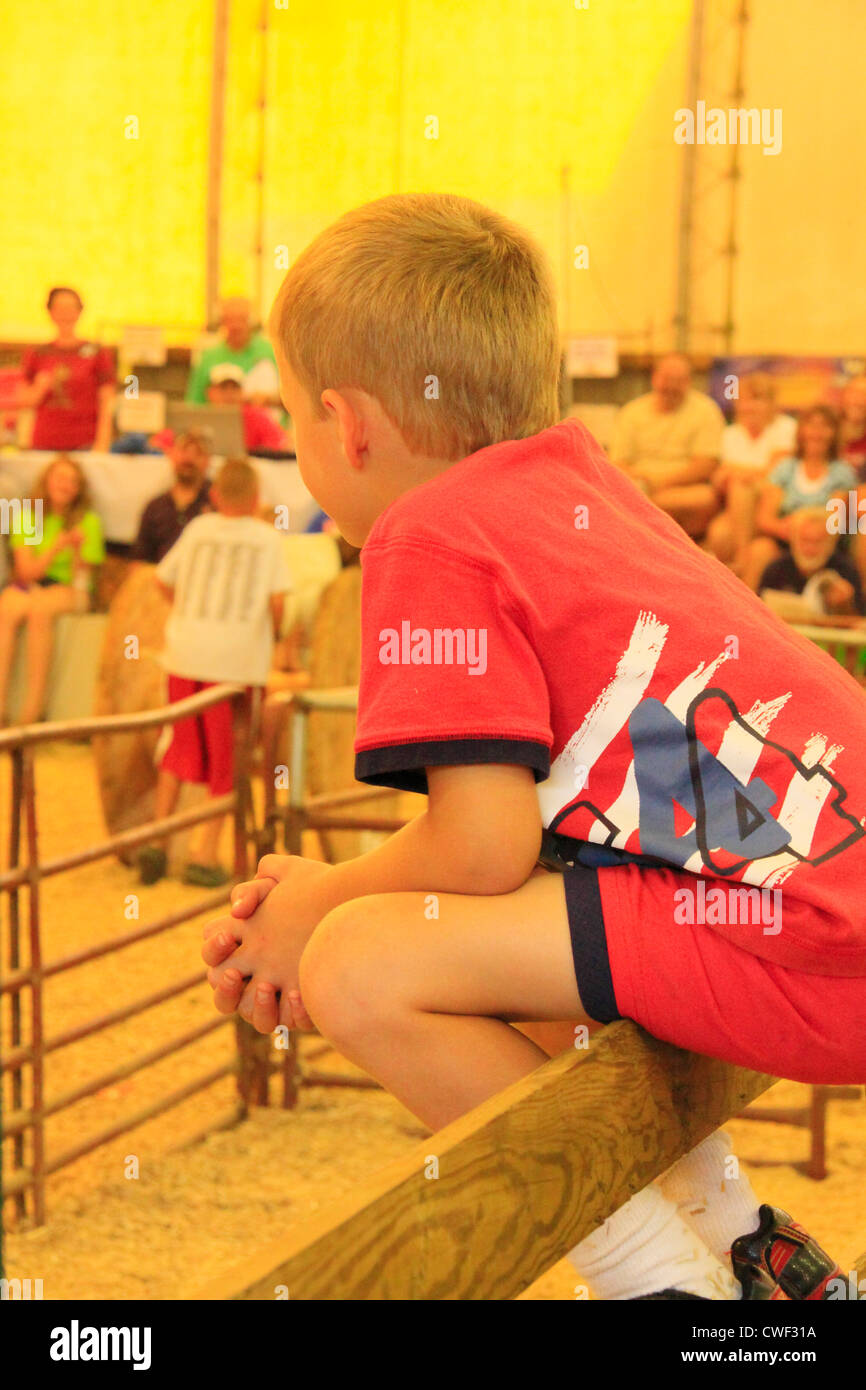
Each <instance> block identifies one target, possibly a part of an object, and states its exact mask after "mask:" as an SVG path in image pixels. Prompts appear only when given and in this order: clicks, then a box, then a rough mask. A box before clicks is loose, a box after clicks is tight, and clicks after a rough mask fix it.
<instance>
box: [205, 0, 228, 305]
mask: <svg viewBox="0 0 866 1390" xmlns="http://www.w3.org/2000/svg"><path fill="white" fill-rule="evenodd" d="M230 3H231V0H215V3H214V26H213V65H212V69H211V88H210V132H209V139H208V156H207V204H206V214H205V319H206V322H207V325H208V327H211V326H212V325H214V324H215V323H216V322H217V319H218V317H219V297H220V266H219V258H220V194H221V189H222V164H223V134H224V124H225V95H226V59H227V52H228V30H229V5H230Z"/></svg>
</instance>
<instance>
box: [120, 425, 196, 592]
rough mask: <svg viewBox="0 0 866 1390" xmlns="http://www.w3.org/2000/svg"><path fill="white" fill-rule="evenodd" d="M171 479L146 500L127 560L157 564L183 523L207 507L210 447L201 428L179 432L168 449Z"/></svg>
mask: <svg viewBox="0 0 866 1390" xmlns="http://www.w3.org/2000/svg"><path fill="white" fill-rule="evenodd" d="M169 458H170V460H171V466H172V468H173V469H174V483H173V485H172V486H171V487H170V488H169V490H168V492H162V493H160V494H159V496H158V497H154V498H153V500H152V501H150V502H148V504H147V506H146V507H145V509H144V511H143V512H142V514H141V521H140V522H139V524H138V535H137V536H136V538H135V541H134V543H133V546H132V551H131V553H130V559H131V560H137V561H139V562H143V563H144V564H148V565H158V564H159V562H160V560H161V559H162V557H163V556H164V555H167V554H168V552H169V550H171V547H172V546H173V545H174V543H175V541H176V540H177V539H178V537H179V536H180V534H181V532H182V531H183V529H184V527H185V526H187V525H188V524H189V522H190V521H192V520H193V518H194V517H197V516H201V515H202V513H203V512H206V511H209V510H210V504H209V500H208V499H209V493H210V488H209V485H208V483H207V471H208V467H209V466H210V447H209V444H208V441H207V438H206V436H205V435H204V433H203V432H202V431H201V430H187V432H186V433H185V434H179V435H178V437H177V439H176V440H175V441H174V443H173V444H172V446H171V448H170V450H169Z"/></svg>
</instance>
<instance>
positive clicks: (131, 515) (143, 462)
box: [0, 449, 319, 545]
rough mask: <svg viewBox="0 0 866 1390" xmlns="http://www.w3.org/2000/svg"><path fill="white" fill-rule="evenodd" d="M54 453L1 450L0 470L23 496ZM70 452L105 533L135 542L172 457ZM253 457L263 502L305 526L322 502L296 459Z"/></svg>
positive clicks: (216, 462)
mask: <svg viewBox="0 0 866 1390" xmlns="http://www.w3.org/2000/svg"><path fill="white" fill-rule="evenodd" d="M55 457H56V454H55V453H54V452H51V453H45V452H42V451H39V450H33V449H29V450H26V451H22V452H20V453H10V454H0V473H8V474H9V475H10V476H11V477H12V478H13V479H14V480H15V484H16V486H17V488H18V491H19V496H21V497H26V496H27V495H28V493H29V489H30V488H32V486H33V483H34V482H35V480H36V478H37V477H38V475H39V473H40V472H41V471H42V469H43V468H44V467H45V465H46V463H49V462H50V461H51V459H53V458H55ZM70 457H71V458H74V459H75V460H76V461H77V462H78V463H80V464H81V467H82V468H83V469H84V474H85V477H86V478H87V482H88V486H89V488H90V495H91V497H92V499H93V506H94V509H95V510H96V511H97V512H98V513H99V515H100V517H101V519H102V526H103V531H104V534H105V539H106V540H107V541H113V542H114V543H116V544H119V545H131V544H132V542H133V541H134V540H135V538H136V536H137V534H138V523H139V518H140V517H141V513H142V512H143V510H144V508H145V506H146V505H147V503H148V502H149V501H150V500H151V498H153V497H156V496H157V495H158V494H159V493H161V492H166V491H167V490H168V488H169V487H170V486H171V483H172V479H173V473H172V468H171V464H170V463H169V461H168V459H167V458H166V457H165V455H164V454H95V453H72V454H70ZM221 463H222V459H221V458H217V457H214V458H212V459H211V468H210V473H211V476H213V474H214V473H215V472H216V471H217V470H218V469H219V467H220V464H221ZM250 463H251V464H252V465H253V467H254V468H255V470H256V472H257V473H258V475H259V483H260V486H261V501H262V503H263V504H264V505H265V506H268V507H277V506H281V505H282V506H287V507H288V509H289V531H290V532H291V531H294V532H298V531H305V530H306V529H307V526H308V525H309V524H310V522H311V521H312V519H313V517H314V516H315V515H316V513H317V511H318V510H319V506H318V503H317V502H316V501H315V499H314V498H313V497H312V496H311V495H310V493H309V492H308V491H307V489H306V487H305V486H304V484H303V481H302V479H301V474H300V470H299V468H298V465H297V463H295V462H293V461H290V460H287V461H285V462H281V463H274V462H271V461H270V460H269V459H256V458H251V459H250Z"/></svg>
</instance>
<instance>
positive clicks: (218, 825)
mask: <svg viewBox="0 0 866 1390" xmlns="http://www.w3.org/2000/svg"><path fill="white" fill-rule="evenodd" d="M224 824H225V816H216V817H214V819H213V820H209V821H205V823H204V825H203V826H202V827H201V834H200V837H199V842H198V848H197V849H196V852H195V856H196V863H197V864H204V865H206V866H207V867H208V868H215V867H216V866H217V864H218V863H219V858H218V855H219V842H220V834H221V832H222V828H223V825H224Z"/></svg>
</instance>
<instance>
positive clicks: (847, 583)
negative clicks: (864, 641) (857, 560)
mask: <svg viewBox="0 0 866 1390" xmlns="http://www.w3.org/2000/svg"><path fill="white" fill-rule="evenodd" d="M759 589H760V593H761V597H762V598H766V597H767V594H768V593H769V594H770V595H776V594H797V595H801V596H802V598H803V600H804V608H803V611H804V613H805V614H806V616H808V615H809V612H810V610H811V613H813V614H814V615H816V616H818V615H820V614H824V613H832V614H845V613H860V614H863V613H864V612H866V608H864V602H863V589H862V587H861V584H860V576H859V574H858V573H857V568H856V566H855V565H854V564H853V562H852V561H851V560H850V559H849V558H848V556H847V555H846V554H845V552H844V551H843V550H842V549H841V547H840V546H839V544H838V537H837V536H834V535H831V533H830V532H829V531H828V530H827V513H826V511H825V510H824V508H823V507H804V508H803V509H802V510H801V511H799V512H795V513H794V516H793V519H792V525H791V545H790V549H789V550H788V551H787V553H786V554H784V555H781V556H779V558H778V559H777V560H773V561H772V563H771V564H769V565H768V566H767V568H766V569H765V570H764V573H763V574H762V575H761V579H760V584H759Z"/></svg>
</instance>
